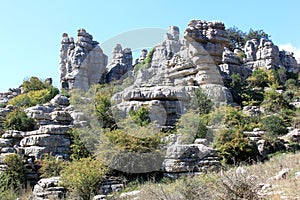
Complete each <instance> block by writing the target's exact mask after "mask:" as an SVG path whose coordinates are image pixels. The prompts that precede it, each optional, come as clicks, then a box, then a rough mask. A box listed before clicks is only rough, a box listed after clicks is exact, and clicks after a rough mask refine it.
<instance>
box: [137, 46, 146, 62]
mask: <svg viewBox="0 0 300 200" xmlns="http://www.w3.org/2000/svg"><path fill="white" fill-rule="evenodd" d="M147 54H148V50H147V49H142V51H141V54H140V56H139V58H138V59H136V60H135V64H138V63H140V62H142V61H143V60H145V58H146V57H147Z"/></svg>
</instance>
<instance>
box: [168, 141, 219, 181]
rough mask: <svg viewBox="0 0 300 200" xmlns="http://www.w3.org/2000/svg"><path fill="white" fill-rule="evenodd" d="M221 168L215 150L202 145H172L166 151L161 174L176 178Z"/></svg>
mask: <svg viewBox="0 0 300 200" xmlns="http://www.w3.org/2000/svg"><path fill="white" fill-rule="evenodd" d="M220 167H221V163H220V158H219V157H218V156H217V153H216V150H214V149H212V148H209V147H207V146H205V145H203V144H189V145H179V144H177V145H172V146H170V147H169V148H168V149H167V153H166V158H165V160H164V162H163V165H162V168H163V172H164V173H166V175H167V176H171V177H174V176H175V177H176V176H177V175H180V174H184V173H197V172H206V171H208V170H218V169H219V168H220Z"/></svg>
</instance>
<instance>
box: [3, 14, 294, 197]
mask: <svg viewBox="0 0 300 200" xmlns="http://www.w3.org/2000/svg"><path fill="white" fill-rule="evenodd" d="M299 72H300V65H299V64H298V63H297V61H296V59H295V57H294V56H293V53H292V52H287V51H284V50H282V51H279V48H278V47H277V46H276V45H275V44H274V43H273V42H272V41H271V39H270V38H269V35H268V34H267V33H265V32H264V31H263V30H256V31H254V30H252V29H251V31H250V32H248V33H243V32H241V31H240V30H238V29H237V28H227V29H226V27H225V25H224V23H223V22H218V21H212V22H208V21H204V20H192V21H190V22H189V23H188V25H187V28H186V29H185V30H184V32H183V38H180V31H179V28H178V27H176V26H170V27H169V30H168V32H167V33H166V34H165V36H164V38H162V42H161V43H160V44H158V45H156V46H154V47H153V48H152V49H151V50H148V49H143V50H142V52H141V55H140V57H139V58H138V59H136V60H135V61H134V60H133V55H132V50H131V49H130V48H129V47H127V48H123V47H122V46H121V44H116V47H115V48H114V50H113V56H112V60H111V61H109V62H108V57H107V55H106V54H105V52H103V50H102V49H101V45H99V42H97V41H94V40H93V36H92V35H91V34H90V33H88V32H87V31H86V30H85V29H83V28H81V29H79V30H78V32H77V40H76V41H75V40H74V38H73V37H71V36H69V35H68V34H67V33H63V35H62V41H61V49H60V57H59V75H60V90H59V89H58V88H55V87H54V86H53V85H52V79H51V78H48V79H46V80H41V79H39V78H38V77H31V78H28V79H26V80H24V81H23V83H22V84H21V85H20V87H19V88H14V89H9V91H7V92H3V93H0V103H1V108H0V119H1V121H0V125H1V130H0V131H1V138H0V158H1V159H0V170H1V173H0V175H1V177H2V179H0V197H1V198H6V199H15V198H17V197H20V198H21V199H38V200H40V199H65V198H66V199H78V198H79V199H106V198H108V199H110V198H112V199H115V198H116V199H119V198H121V199H133V198H135V199H264V198H265V199H270V198H274V199H297V198H299V193H298V192H297V184H298V182H299V171H300V166H299V162H298V160H299V153H298V150H299V142H300V90H299V87H300V83H299V81H300V76H299ZM274 154H280V155H278V156H273V155H274ZM278 173H279V174H278ZM280 173H281V174H280ZM135 189H137V190H135ZM130 190H135V192H133V193H129V194H126V193H124V192H125V191H130ZM122 193H123V194H122ZM126 195H129V196H126ZM130 195H133V196H130Z"/></svg>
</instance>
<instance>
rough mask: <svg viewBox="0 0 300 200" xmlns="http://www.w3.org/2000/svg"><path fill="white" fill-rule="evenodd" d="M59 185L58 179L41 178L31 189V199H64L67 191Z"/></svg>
mask: <svg viewBox="0 0 300 200" xmlns="http://www.w3.org/2000/svg"><path fill="white" fill-rule="evenodd" d="M59 183H60V177H51V178H42V179H41V180H39V181H38V183H37V184H36V185H35V186H34V188H33V192H32V193H33V194H32V197H33V199H36V200H40V199H41V200H42V199H64V198H65V197H66V193H67V190H66V188H64V187H61V186H59Z"/></svg>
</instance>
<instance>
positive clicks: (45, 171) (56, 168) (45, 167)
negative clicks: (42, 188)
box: [39, 156, 66, 178]
mask: <svg viewBox="0 0 300 200" xmlns="http://www.w3.org/2000/svg"><path fill="white" fill-rule="evenodd" d="M41 164H42V166H41V168H40V169H39V173H40V174H41V177H42V178H49V177H53V176H59V175H60V172H61V170H62V169H63V168H64V167H65V166H66V161H64V160H56V158H55V157H51V156H50V157H49V156H48V157H46V158H44V159H43V160H42V161H41Z"/></svg>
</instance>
